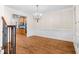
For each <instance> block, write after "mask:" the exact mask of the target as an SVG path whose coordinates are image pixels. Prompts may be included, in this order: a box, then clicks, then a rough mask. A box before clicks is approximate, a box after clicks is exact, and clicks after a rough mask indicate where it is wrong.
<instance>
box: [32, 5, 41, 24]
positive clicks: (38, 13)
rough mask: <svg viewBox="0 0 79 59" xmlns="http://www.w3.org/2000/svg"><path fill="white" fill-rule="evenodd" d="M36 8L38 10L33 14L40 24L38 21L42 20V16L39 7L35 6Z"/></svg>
mask: <svg viewBox="0 0 79 59" xmlns="http://www.w3.org/2000/svg"><path fill="white" fill-rule="evenodd" d="M35 8H36V10H35V12H34V14H33V19H34V20H36V21H37V23H38V21H39V20H40V18H41V16H42V14H41V13H40V12H39V5H35Z"/></svg>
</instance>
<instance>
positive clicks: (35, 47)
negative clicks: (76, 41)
mask: <svg viewBox="0 0 79 59" xmlns="http://www.w3.org/2000/svg"><path fill="white" fill-rule="evenodd" d="M16 37H17V38H16V53H17V54H75V50H74V47H73V43H72V42H67V41H61V40H56V39H50V38H44V37H39V36H31V37H28V38H27V37H26V36H24V35H21V34H17V36H16Z"/></svg>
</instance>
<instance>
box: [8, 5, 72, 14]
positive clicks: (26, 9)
mask: <svg viewBox="0 0 79 59" xmlns="http://www.w3.org/2000/svg"><path fill="white" fill-rule="evenodd" d="M6 6H8V7H10V8H14V9H16V10H20V11H23V12H25V13H29V14H32V13H34V10H35V5H6ZM72 7H73V6H72V5H39V12H41V13H45V12H49V11H55V10H60V9H64V8H72Z"/></svg>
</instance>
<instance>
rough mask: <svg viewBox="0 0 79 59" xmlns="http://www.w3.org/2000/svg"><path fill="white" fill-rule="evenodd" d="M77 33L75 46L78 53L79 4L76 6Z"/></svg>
mask: <svg viewBox="0 0 79 59" xmlns="http://www.w3.org/2000/svg"><path fill="white" fill-rule="evenodd" d="M75 22H76V23H75V33H76V37H75V38H74V46H75V50H76V53H79V5H78V6H76V7H75Z"/></svg>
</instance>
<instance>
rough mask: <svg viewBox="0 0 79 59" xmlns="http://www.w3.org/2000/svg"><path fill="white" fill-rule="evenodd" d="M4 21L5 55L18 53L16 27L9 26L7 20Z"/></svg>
mask: <svg viewBox="0 0 79 59" xmlns="http://www.w3.org/2000/svg"><path fill="white" fill-rule="evenodd" d="M2 20H3V47H2V49H3V50H4V54H15V53H16V26H15V25H7V23H6V21H5V18H4V17H2Z"/></svg>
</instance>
